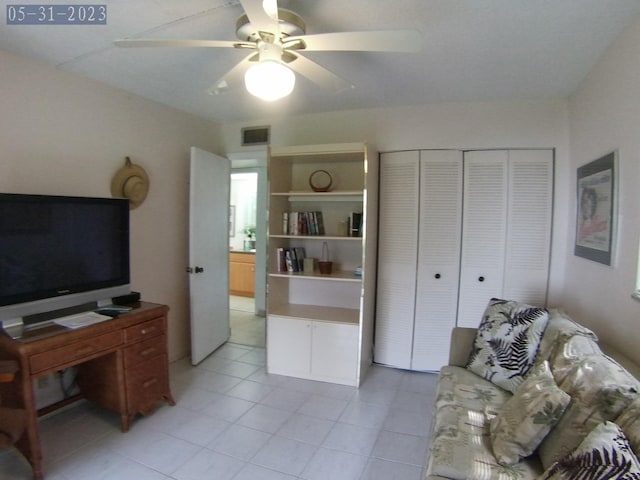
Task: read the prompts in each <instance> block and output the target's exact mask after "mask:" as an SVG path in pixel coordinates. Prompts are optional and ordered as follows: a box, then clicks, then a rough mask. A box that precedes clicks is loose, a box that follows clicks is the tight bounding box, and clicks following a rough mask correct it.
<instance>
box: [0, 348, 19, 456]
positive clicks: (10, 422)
mask: <svg viewBox="0 0 640 480" xmlns="http://www.w3.org/2000/svg"><path fill="white" fill-rule="evenodd" d="M17 372H18V363H17V362H14V361H13V360H0V383H8V382H12V381H13V379H14V378H15V375H16V373H17ZM24 429H25V412H24V410H23V409H19V408H8V407H3V406H2V398H0V450H3V449H5V448H9V447H11V446H12V445H14V444H15V443H16V442H17V441H18V440H19V439H20V437H21V436H22V434H23V432H24Z"/></svg>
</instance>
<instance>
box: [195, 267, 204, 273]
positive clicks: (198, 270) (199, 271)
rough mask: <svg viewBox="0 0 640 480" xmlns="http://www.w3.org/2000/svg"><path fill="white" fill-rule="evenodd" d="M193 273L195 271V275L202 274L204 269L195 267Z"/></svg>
mask: <svg viewBox="0 0 640 480" xmlns="http://www.w3.org/2000/svg"><path fill="white" fill-rule="evenodd" d="M195 271H196V273H202V272H204V268H202V267H198V266H196V270H195Z"/></svg>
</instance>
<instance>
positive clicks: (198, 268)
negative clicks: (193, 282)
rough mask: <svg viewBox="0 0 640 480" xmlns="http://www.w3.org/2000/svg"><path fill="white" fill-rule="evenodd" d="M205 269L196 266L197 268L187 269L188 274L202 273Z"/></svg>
mask: <svg viewBox="0 0 640 480" xmlns="http://www.w3.org/2000/svg"><path fill="white" fill-rule="evenodd" d="M202 272H204V268H202V267H198V266H196V268H191V267H187V273H202Z"/></svg>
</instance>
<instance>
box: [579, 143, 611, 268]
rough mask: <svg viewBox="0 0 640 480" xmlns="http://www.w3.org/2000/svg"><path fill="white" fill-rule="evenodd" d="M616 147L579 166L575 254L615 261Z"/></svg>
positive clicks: (607, 262) (605, 261) (600, 260)
mask: <svg viewBox="0 0 640 480" xmlns="http://www.w3.org/2000/svg"><path fill="white" fill-rule="evenodd" d="M617 159H618V152H617V151H613V152H611V153H608V154H607V155H604V156H603V157H600V158H598V159H597V160H594V161H592V162H590V163H587V164H586V165H583V166H581V167H579V168H578V174H577V181H578V184H577V190H576V192H577V195H578V198H577V200H578V201H577V203H578V208H577V216H576V240H575V248H574V254H575V255H577V256H579V257H583V258H588V259H589V260H593V261H594V262H598V263H603V264H605V265H611V264H612V262H613V258H614V257H613V247H614V234H615V224H616V197H617V194H616V189H617V180H616V165H617Z"/></svg>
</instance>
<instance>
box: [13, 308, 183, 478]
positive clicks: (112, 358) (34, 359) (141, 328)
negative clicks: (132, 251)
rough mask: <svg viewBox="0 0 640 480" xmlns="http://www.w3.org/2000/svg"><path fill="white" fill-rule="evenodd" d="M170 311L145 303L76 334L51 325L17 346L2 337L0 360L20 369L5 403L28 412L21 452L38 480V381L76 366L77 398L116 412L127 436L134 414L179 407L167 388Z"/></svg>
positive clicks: (25, 338)
mask: <svg viewBox="0 0 640 480" xmlns="http://www.w3.org/2000/svg"><path fill="white" fill-rule="evenodd" d="M168 310H169V307H167V306H166V305H157V304H153V303H147V302H141V303H139V304H136V306H135V307H134V309H133V310H131V311H130V312H128V313H126V314H122V315H120V316H119V317H118V318H115V319H113V320H106V321H104V322H100V323H96V324H94V325H90V326H88V327H82V328H78V329H75V330H69V329H66V328H64V327H60V326H59V325H50V326H46V327H43V328H39V329H36V330H31V331H28V332H26V333H25V335H24V337H23V338H21V339H16V340H14V339H12V338H10V337H9V336H7V335H6V334H4V333H0V358H13V359H15V360H17V361H18V362H19V363H20V371H19V373H18V375H17V377H16V381H15V382H14V384H13V387H14V388H12V389H9V390H3V391H2V392H1V393H2V400H3V404H5V406H16V407H19V406H23V407H24V408H25V409H26V411H27V429H26V433H25V435H23V436H22V438H21V439H20V440H19V442H18V444H17V447H18V449H19V450H20V451H21V452H22V453H23V454H24V456H25V457H26V458H27V459H28V460H29V462H30V463H31V465H32V467H33V475H34V478H35V479H36V480H41V479H43V473H42V451H41V448H40V435H39V433H38V414H39V413H43V412H38V411H37V409H36V402H35V397H34V391H33V380H34V379H35V378H38V377H41V376H44V375H48V374H50V373H52V372H56V371H59V370H62V369H65V368H68V367H72V366H77V368H78V376H77V382H78V386H79V387H80V391H81V395H79V396H78V397H76V398H80V397H85V398H87V399H88V400H91V401H93V402H95V403H97V404H98V405H101V406H102V407H104V408H107V409H109V410H113V411H115V412H118V413H119V414H120V420H121V423H122V431H124V432H126V431H127V430H128V429H129V425H130V422H131V420H132V418H133V417H134V416H135V415H136V414H143V415H147V414H150V413H151V412H153V410H154V408H155V405H156V403H157V402H158V401H159V400H166V401H167V402H168V403H169V404H170V405H175V401H174V399H173V396H172V395H171V391H170V388H169V365H168V357H167V333H166V332H167V312H168ZM16 387H17V388H16ZM74 399H75V398H74ZM61 403H64V404H67V403H69V400H67V401H65V402H61ZM58 406H60V405H58ZM52 407H53V408H55V406H52ZM53 408H51V407H47V409H46V411H51V410H52V409H53Z"/></svg>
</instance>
